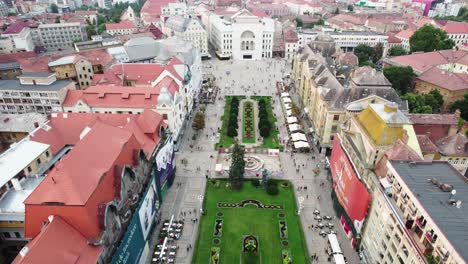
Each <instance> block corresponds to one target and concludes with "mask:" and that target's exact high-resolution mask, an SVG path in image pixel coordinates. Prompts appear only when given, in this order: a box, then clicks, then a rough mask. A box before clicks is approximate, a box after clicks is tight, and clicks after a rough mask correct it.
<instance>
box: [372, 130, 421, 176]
mask: <svg viewBox="0 0 468 264" xmlns="http://www.w3.org/2000/svg"><path fill="white" fill-rule="evenodd" d="M389 160H412V161H422V160H423V159H422V157H420V156H419V155H418V154H417V153H416V152H415V151H414V150H413V149H412V148H411V147H410V146H408V145H407V144H406V143H405V142H403V141H402V140H400V139H399V140H398V141H396V142H395V144H394V145H393V146H392V147H391V148H390V149H388V150H387V151H385V154H384V157H383V158H382V159H381V160H380V161H379V162H378V163H377V166H376V169H375V173H376V174H377V175H378V176H379V177H385V175H386V174H387V170H388V168H387V161H389Z"/></svg>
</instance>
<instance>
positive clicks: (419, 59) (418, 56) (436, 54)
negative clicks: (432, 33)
mask: <svg viewBox="0 0 468 264" xmlns="http://www.w3.org/2000/svg"><path fill="white" fill-rule="evenodd" d="M464 56H468V53H467V52H466V51H461V50H451V49H450V50H439V51H433V52H425V53H413V54H410V55H403V56H397V57H393V58H389V59H387V60H388V61H389V62H391V63H395V64H398V65H402V66H411V67H413V69H414V70H415V71H419V72H425V71H427V70H429V69H431V68H432V67H434V66H436V65H441V64H447V63H450V62H456V61H458V60H460V59H461V58H463V57H464Z"/></svg>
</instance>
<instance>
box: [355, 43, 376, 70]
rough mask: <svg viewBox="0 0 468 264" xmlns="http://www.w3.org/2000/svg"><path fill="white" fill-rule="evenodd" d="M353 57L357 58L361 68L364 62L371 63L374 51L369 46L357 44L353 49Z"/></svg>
mask: <svg viewBox="0 0 468 264" xmlns="http://www.w3.org/2000/svg"><path fill="white" fill-rule="evenodd" d="M354 55H356V56H357V57H358V60H359V66H363V64H364V63H365V62H367V61H372V58H373V55H374V49H373V48H372V47H371V46H369V45H365V44H359V45H357V46H356V47H355V48H354Z"/></svg>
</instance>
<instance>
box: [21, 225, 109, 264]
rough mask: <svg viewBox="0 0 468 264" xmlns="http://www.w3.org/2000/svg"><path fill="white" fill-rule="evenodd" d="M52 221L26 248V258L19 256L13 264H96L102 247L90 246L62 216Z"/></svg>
mask: <svg viewBox="0 0 468 264" xmlns="http://www.w3.org/2000/svg"><path fill="white" fill-rule="evenodd" d="M49 219H51V221H50V222H49V223H48V224H47V226H45V227H44V228H43V229H42V231H41V232H40V233H39V234H38V235H37V236H36V237H35V238H34V239H33V240H31V241H30V242H29V243H28V244H26V246H25V247H27V248H28V251H27V253H26V254H25V255H24V256H21V255H20V254H18V256H16V258H15V260H14V261H13V264H23V263H24V264H26V263H75V264H88V263H96V262H97V261H98V259H99V256H100V255H101V253H102V251H103V247H101V246H92V245H89V243H88V240H87V239H86V238H85V237H84V236H83V235H82V234H81V233H80V232H78V231H77V230H76V229H75V228H73V227H72V226H71V225H69V224H68V223H67V222H65V221H64V220H63V219H62V218H61V217H60V216H50V217H49Z"/></svg>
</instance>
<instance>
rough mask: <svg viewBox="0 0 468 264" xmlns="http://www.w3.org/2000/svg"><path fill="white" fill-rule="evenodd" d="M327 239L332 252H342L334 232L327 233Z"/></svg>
mask: <svg viewBox="0 0 468 264" xmlns="http://www.w3.org/2000/svg"><path fill="white" fill-rule="evenodd" d="M328 241H329V242H330V246H331V249H332V252H333V254H342V253H343V252H341V248H340V243H339V242H338V239H337V238H336V235H335V234H328ZM343 263H344V262H343Z"/></svg>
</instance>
